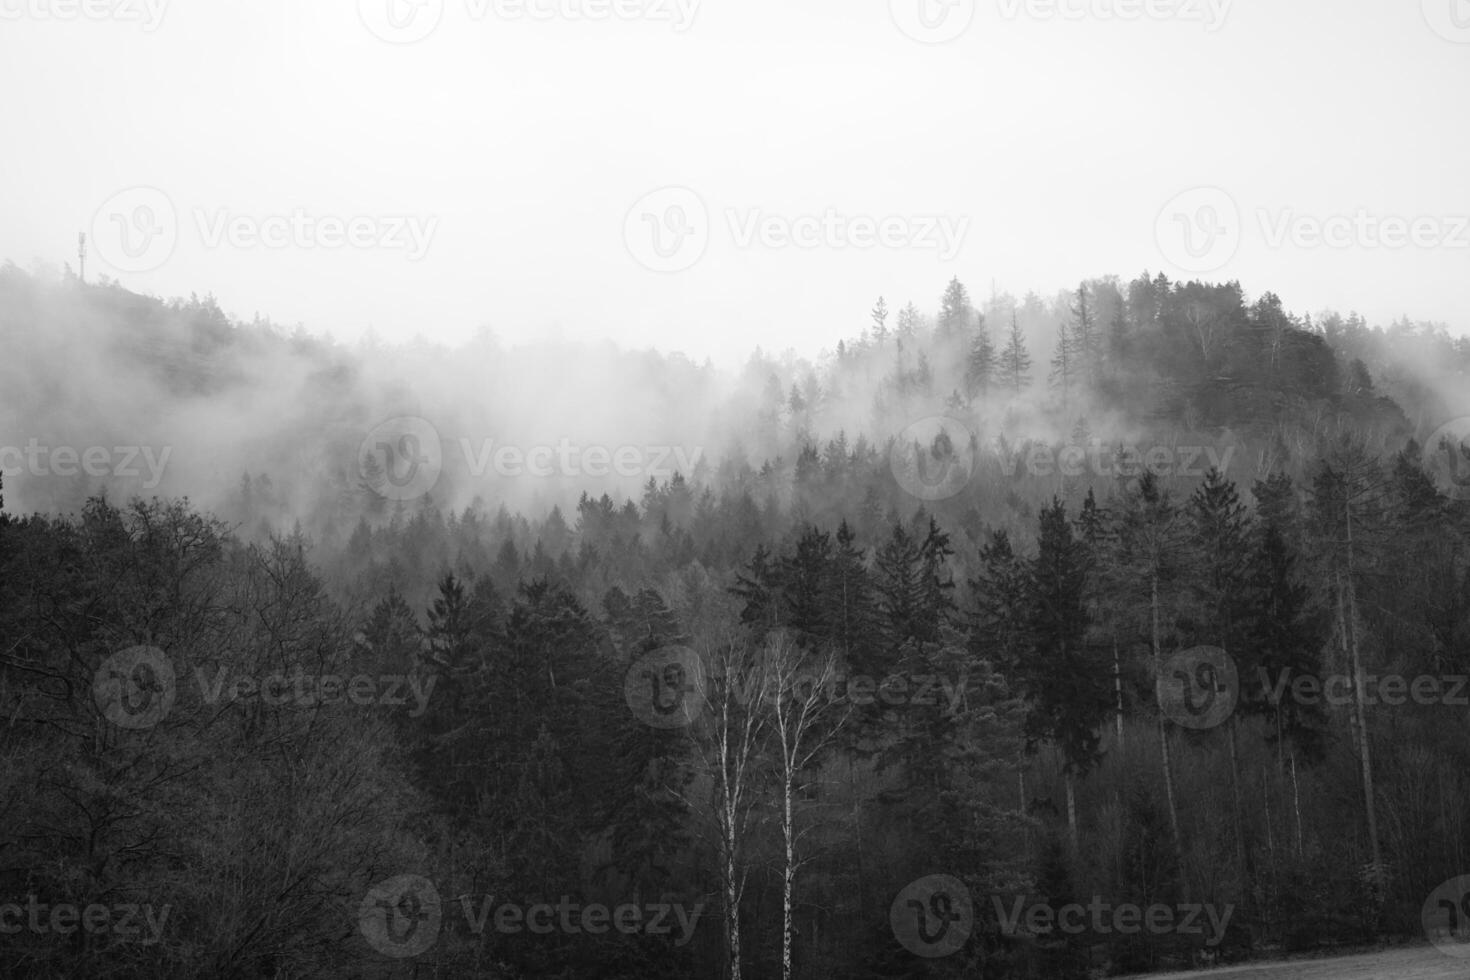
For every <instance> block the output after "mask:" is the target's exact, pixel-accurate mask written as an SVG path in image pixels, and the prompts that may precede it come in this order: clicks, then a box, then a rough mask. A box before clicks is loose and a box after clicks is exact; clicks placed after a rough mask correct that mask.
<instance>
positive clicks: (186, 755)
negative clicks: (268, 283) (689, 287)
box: [0, 265, 1470, 980]
mask: <svg viewBox="0 0 1470 980" xmlns="http://www.w3.org/2000/svg"><path fill="white" fill-rule="evenodd" d="M1258 285H1259V284H1258ZM935 294H936V295H935V296H934V297H932V298H929V299H927V300H925V299H923V298H919V299H916V300H915V301H914V302H909V301H908V298H907V297H903V298H898V299H896V298H894V297H887V298H884V299H877V298H876V297H875V298H874V300H868V299H866V298H865V299H864V300H863V301H862V302H844V301H834V304H833V306H834V310H836V311H837V314H836V315H839V316H844V317H852V318H853V323H852V328H851V329H850V330H847V331H845V332H844V339H842V340H841V342H840V343H838V344H837V345H836V346H835V348H834V349H832V350H830V351H827V352H825V353H824V354H823V356H821V357H819V358H817V359H815V360H805V359H803V358H801V357H798V356H797V355H795V354H792V353H786V354H771V353H768V352H763V351H756V352H755V353H754V354H753V355H752V356H751V358H750V359H749V361H748V362H747V363H746V364H745V366H744V367H743V369H742V370H740V371H737V372H725V371H721V370H719V369H717V368H715V367H714V366H713V365H711V364H703V365H700V364H695V363H693V362H691V361H690V360H688V359H686V358H683V357H682V356H680V355H676V354H668V355H665V354H659V353H657V352H653V351H642V352H639V351H626V350H620V349H616V348H613V347H610V346H609V347H605V348H600V349H595V350H585V349H573V348H572V347H571V346H570V345H557V344H554V343H551V342H548V343H547V344H546V345H543V346H540V347H537V346H523V347H515V348H507V347H504V346H503V345H502V344H501V343H500V341H499V340H498V339H497V338H496V337H495V336H494V334H493V333H492V332H489V331H486V332H485V333H483V334H482V335H481V336H480V337H479V338H477V339H476V340H475V341H474V342H473V343H471V344H469V345H467V346H466V347H464V348H459V349H455V350H447V349H444V348H440V347H437V346H435V345H432V344H428V343H421V344H415V345H401V346H397V347H392V346H387V345H382V344H378V343H373V342H368V343H365V344H363V345H360V346H357V347H346V346H341V345H338V344H334V343H331V342H328V341H325V340H322V339H319V338H316V337H314V336H312V335H311V334H309V333H308V332H306V331H305V330H304V329H301V328H299V327H298V328H295V329H294V330H292V329H288V328H284V327H282V326H280V325H277V324H273V323H271V322H270V321H268V320H265V319H262V318H260V317H259V316H256V317H254V318H253V319H251V320H248V321H247V320H242V319H239V318H235V317H232V316H228V315H226V314H225V313H224V312H223V311H222V310H221V309H220V308H219V306H218V304H216V303H215V302H214V300H213V299H212V298H210V297H205V298H202V299H201V298H199V297H191V298H190V299H188V300H182V299H180V300H171V301H164V300H160V299H157V298H153V297H148V296H142V295H137V294H134V293H132V292H129V291H128V290H126V289H124V288H123V287H122V286H121V285H119V284H118V283H116V282H110V281H102V282H100V283H94V284H84V283H81V282H79V281H78V280H77V279H76V278H75V277H74V276H72V275H70V273H69V272H60V273H58V272H55V271H53V270H46V269H37V270H34V271H22V270H20V269H18V268H16V267H15V266H13V265H10V266H6V267H5V268H4V269H0V351H3V354H0V386H3V394H0V425H3V426H4V434H3V437H0V443H3V444H4V445H5V447H6V449H5V450H4V452H6V453H7V455H6V456H5V457H3V458H0V474H3V480H4V483H3V493H4V509H3V512H0V909H3V908H4V907H5V905H6V904H7V903H12V904H13V907H14V908H15V909H16V910H17V911H16V913H15V915H16V917H17V918H16V921H19V917H20V916H30V915H33V914H35V915H39V916H41V918H40V919H39V920H38V921H41V922H42V923H43V924H45V923H47V922H52V923H54V922H55V920H54V919H47V918H46V916H47V914H48V913H47V912H45V911H44V910H43V911H40V912H36V911H34V909H33V908H32V907H34V906H37V905H38V903H39V905H40V906H47V905H49V904H54V903H56V902H61V901H65V902H69V903H72V904H73V905H75V906H76V907H78V908H80V909H82V910H84V911H83V914H84V915H90V914H92V913H91V912H90V911H87V910H90V909H94V908H100V909H102V910H103V911H102V912H98V913H97V915H99V916H100V915H102V914H104V913H105V914H107V915H110V916H112V917H113V919H112V921H113V923H114V926H115V928H112V929H108V930H93V929H88V928H80V927H77V926H76V923H75V922H73V923H72V928H71V929H64V928H56V927H52V928H43V929H40V930H37V929H26V930H23V931H19V932H17V933H15V934H7V935H5V936H4V937H0V974H3V975H4V976H7V977H47V978H51V977H63V976H89V977H91V976H107V977H118V978H132V977H138V978H144V977H147V978H173V977H179V978H183V977H198V976H209V977H240V978H245V977H308V976H310V977H343V978H347V977H422V978H427V977H459V976H494V977H503V978H543V977H547V978H549V977H565V978H584V977H601V978H628V980H632V978H639V980H652V978H688V977H696V976H697V977H728V978H741V977H744V978H765V977H783V978H800V980H817V978H839V977H840V978H844V980H857V978H874V980H876V978H880V977H895V978H896V977H955V978H958V977H987V978H1011V977H1016V978H1021V977H1028V978H1034V977H1046V978H1063V980H1065V978H1082V977H1089V976H1104V975H1115V974H1123V973H1131V972H1150V971H1158V970H1165V969H1182V968H1188V967H1192V966H1201V965H1207V964H1211V963H1226V962H1237V961H1245V960H1252V959H1261V958H1267V957H1273V956H1282V955H1286V954H1289V953H1299V952H1308V951H1312V952H1321V951H1327V950H1334V949H1337V950H1342V949H1350V948H1357V947H1361V946H1372V945H1383V944H1393V943H1399V942H1404V941H1418V942H1423V941H1425V940H1426V939H1432V938H1435V935H1434V931H1433V929H1430V932H1431V935H1429V936H1426V928H1428V927H1427V926H1426V922H1427V921H1429V918H1433V916H1431V915H1430V913H1434V915H1440V914H1441V913H1442V908H1441V904H1440V899H1446V898H1447V899H1448V901H1447V906H1446V907H1448V908H1449V913H1448V914H1449V916H1450V920H1449V921H1445V920H1442V919H1434V921H1435V922H1436V923H1438V924H1439V925H1440V926H1443V927H1444V928H1446V929H1453V928H1455V927H1456V926H1458V925H1459V923H1458V920H1457V919H1456V918H1455V916H1456V915H1457V909H1459V908H1462V907H1463V906H1460V904H1459V903H1460V900H1461V899H1462V898H1463V897H1464V895H1463V894H1461V893H1460V892H1463V891H1465V890H1464V889H1461V890H1460V892H1454V894H1451V893H1450V892H1447V891H1445V887H1446V886H1447V885H1449V884H1451V880H1452V879H1455V878H1456V877H1457V876H1459V875H1462V874H1470V821H1467V817H1466V813H1467V812H1470V685H1467V678H1470V443H1467V442H1466V441H1465V440H1466V437H1467V436H1470V341H1467V340H1465V339H1454V338H1452V337H1451V336H1450V335H1449V334H1448V332H1447V331H1446V330H1445V328H1443V327H1442V326H1437V325H1433V324H1419V323H1409V322H1407V321H1404V322H1398V323H1393V324H1391V325H1388V326H1386V327H1379V326H1370V325H1368V324H1367V323H1365V322H1364V321H1363V320H1362V318H1360V317H1358V316H1356V315H1348V316H1343V315H1339V314H1336V313H1322V314H1314V315H1312V316H1307V315H1304V314H1297V313H1293V312H1291V311H1289V310H1288V308H1287V306H1286V304H1285V303H1284V302H1283V300H1282V299H1281V298H1279V297H1278V296H1276V295H1274V294H1273V293H1271V292H1263V293H1260V294H1247V293H1246V291H1245V289H1244V288H1243V286H1242V284H1240V283H1237V282H1224V283H1209V282H1199V281H1171V280H1170V279H1168V278H1167V277H1165V276H1164V275H1162V274H1157V275H1151V274H1149V273H1144V274H1141V275H1139V276H1138V277H1137V278H1134V279H1121V278H1118V277H1103V278H1098V279H1092V280H1088V281H1086V282H1082V283H1079V284H1077V285H1076V286H1075V287H1072V288H1069V289H1066V290H1063V291H1060V292H1058V293H1057V294H1056V295H1054V296H1049V297H1042V296H1038V295H1036V294H1029V295H1027V296H1024V297H1019V298H1018V297H1014V296H1011V295H1009V294H1006V293H1002V292H996V291H994V290H991V291H990V293H989V295H988V296H985V297H980V296H978V295H972V294H971V292H970V291H969V290H968V289H967V288H966V286H965V285H964V284H963V283H962V282H960V281H959V280H958V279H955V280H953V281H951V282H949V283H948V284H947V285H946V284H944V283H938V284H936V289H935ZM853 310H860V311H863V312H861V313H859V314H857V315H856V316H854V314H853V313H852V311H853ZM780 315H781V313H780V311H772V312H771V316H773V317H779V316H780ZM515 377H521V378H525V379H531V383H532V384H533V385H534V384H536V383H540V384H543V385H544V386H545V387H544V389H542V390H539V391H538V392H537V394H536V395H535V397H534V398H533V399H531V401H533V402H534V404H528V403H527V396H526V394H525V393H526V391H527V388H526V387H525V386H524V385H522V386H519V387H516V386H511V385H507V384H505V382H506V381H507V379H509V378H515ZM405 419H408V420H411V424H410V423H405V422H404V421H403V420H405ZM185 422H187V423H188V425H189V426H191V427H192V428H190V430H189V431H191V432H195V433H199V434H198V435H192V436H186V435H182V434H181V432H182V427H183V425H184V423H185ZM406 425H410V428H411V429H412V431H410V428H405V426H406ZM384 426H387V428H386V429H385V428H384ZM410 435H411V436H412V438H410ZM487 440H488V441H489V442H488V443H487ZM506 444H510V445H511V446H512V448H514V449H516V450H517V451H518V452H519V453H520V455H518V456H517V455H514V454H513V455H512V456H510V457H505V456H501V455H497V453H498V452H499V450H501V449H503V448H504V447H505V445H506ZM28 445H29V446H32V447H35V448H34V451H33V452H31V453H30V454H29V455H27V446H28ZM57 447H69V448H70V449H71V450H72V452H71V455H70V457H69V458H68V457H65V456H64V455H63V453H62V452H61V451H60V450H59V449H58V448H57ZM95 447H102V449H103V450H105V455H106V457H107V462H106V465H105V466H102V467H99V472H100V471H105V472H100V475H99V473H94V472H92V471H91V470H89V469H88V467H87V466H86V465H84V464H85V462H86V460H87V459H88V456H87V453H88V451H89V450H90V449H92V448H95ZM533 447H546V452H544V453H539V454H538V453H537V452H535V451H534V450H533ZM566 447H570V449H575V450H577V451H578V452H579V453H580V454H581V455H580V456H579V457H577V458H576V462H577V465H576V466H575V467H569V466H568V465H567V462H568V460H570V459H572V457H571V456H570V455H568V453H569V452H570V449H566ZM629 447H632V448H633V449H635V450H636V452H634V453H632V455H631V456H629V457H627V459H628V462H629V463H630V465H629V466H627V467H625V468H623V469H618V468H617V465H616V460H617V459H618V451H619V450H620V449H628V448H629ZM563 449H566V451H565V452H564V451H563ZM595 449H598V450H601V452H600V453H598V452H594V450H595ZM124 450H128V451H131V452H132V455H133V456H134V457H136V458H135V459H134V460H133V461H132V464H131V465H130V466H129V465H126V464H125V463H124V462H123V460H122V457H123V456H125V455H127V453H125V452H124ZM538 455H539V456H540V457H541V459H542V461H543V462H546V461H551V460H553V458H555V460H556V462H554V463H551V464H550V465H547V466H545V467H543V468H540V469H538V468H537V467H536V466H535V465H532V463H531V462H528V461H534V459H535V458H536V457H537V456H538ZM599 457H600V458H599ZM609 458H611V459H612V460H613V462H612V463H611V464H610V463H608V462H607V460H608V459H609ZM99 459H100V457H99ZM37 460H40V461H41V465H38V463H37ZM405 460H408V462H409V463H411V464H412V465H410V466H409V467H408V468H407V469H405V468H404V466H405ZM518 460H519V462H518ZM599 464H600V466H601V473H602V474H607V472H608V467H609V466H610V465H611V466H612V467H613V473H612V475H598V474H599ZM419 467H423V468H424V469H423V470H420V469H419ZM492 470H493V472H492ZM423 473H432V479H428V478H427V477H425V478H421V475H422V474H423ZM1451 891H1453V889H1451ZM548 906H549V909H547V907H548ZM1068 906H1073V907H1075V906H1081V907H1082V908H1083V909H1086V910H1088V911H1087V912H1086V914H1085V915H1081V914H1079V915H1078V916H1076V917H1075V918H1074V919H1072V920H1071V921H1073V922H1077V923H1085V924H1084V925H1081V926H1079V927H1077V928H1072V927H1070V926H1068V925H1067V922H1068V920H1067V919H1066V917H1062V918H1060V919H1059V918H1057V917H1056V915H1055V911H1056V910H1058V909H1062V908H1064V907H1068ZM538 908H539V909H545V910H546V911H544V912H542V913H540V914H538V913H537V911H536V910H537V909H538ZM1124 908H1135V909H1141V910H1143V911H1144V912H1145V913H1146V914H1147V917H1148V918H1147V922H1148V924H1147V927H1139V926H1138V924H1137V923H1136V922H1135V923H1134V927H1133V928H1129V927H1127V925H1126V923H1125V922H1124V921H1123V920H1122V919H1119V918H1117V917H1116V916H1114V915H1113V914H1112V912H1111V911H1108V910H1117V909H1124ZM1156 908H1157V909H1162V910H1163V911H1162V912H1160V913H1159V915H1160V917H1159V918H1157V919H1156V918H1155V917H1154V914H1153V912H1152V911H1151V910H1153V909H1156ZM1038 909H1040V910H1041V911H1040V912H1039V913H1038V912H1036V910H1038ZM1094 909H1099V910H1102V911H1099V912H1098V913H1097V914H1094V911H1093V910H1094ZM128 910H131V912H129V911H128ZM1048 910H1049V912H1050V915H1051V917H1050V918H1048ZM124 915H126V916H128V921H129V923H130V924H131V926H133V929H132V931H128V930H126V929H124V928H122V927H121V925H120V923H119V917H120V916H124ZM1426 917H1428V918H1426ZM7 921H8V920H6V919H5V918H4V917H3V916H0V925H5V924H6V922H7ZM541 925H545V926H547V928H545V929H544V930H543V929H542V928H540V926H541Z"/></svg>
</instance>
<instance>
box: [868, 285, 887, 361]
mask: <svg viewBox="0 0 1470 980" xmlns="http://www.w3.org/2000/svg"><path fill="white" fill-rule="evenodd" d="M869 316H870V317H871V318H872V321H873V341H874V343H875V344H877V346H878V349H879V350H882V349H883V345H884V344H886V343H887V342H888V303H887V302H886V301H885V300H884V299H883V297H882V296H879V297H878V303H877V305H876V306H874V307H873V311H872V313H870V314H869Z"/></svg>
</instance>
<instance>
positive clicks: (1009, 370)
mask: <svg viewBox="0 0 1470 980" xmlns="http://www.w3.org/2000/svg"><path fill="white" fill-rule="evenodd" d="M999 374H1000V383H1001V385H1003V386H1004V387H1006V388H1009V389H1011V391H1012V393H1014V394H1017V395H1019V394H1020V393H1021V392H1022V391H1023V390H1024V389H1025V388H1026V387H1027V386H1029V385H1030V384H1031V354H1030V353H1029V352H1028V351H1027V350H1026V336H1025V334H1023V333H1022V332H1021V324H1020V322H1019V321H1018V320H1017V319H1016V313H1015V311H1014V310H1012V311H1011V331H1010V337H1009V339H1008V340H1007V341H1006V346H1005V350H1004V351H1002V352H1001V355H1000V363H999Z"/></svg>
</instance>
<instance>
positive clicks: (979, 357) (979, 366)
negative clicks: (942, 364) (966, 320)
mask: <svg viewBox="0 0 1470 980" xmlns="http://www.w3.org/2000/svg"><path fill="white" fill-rule="evenodd" d="M996 367H997V365H996V354H995V342H994V341H992V340H991V339H990V330H989V329H988V328H987V327H986V326H985V318H984V317H980V318H979V320H978V322H977V324H976V328H975V336H974V338H973V340H971V342H970V354H969V358H968V360H967V361H966V363H965V393H966V394H967V395H969V396H970V397H971V398H974V397H975V396H976V395H983V394H986V393H987V392H989V390H990V385H991V383H992V382H993V381H994V380H995V372H996Z"/></svg>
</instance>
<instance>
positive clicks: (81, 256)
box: [77, 231, 87, 282]
mask: <svg viewBox="0 0 1470 980" xmlns="http://www.w3.org/2000/svg"><path fill="white" fill-rule="evenodd" d="M77 269H78V270H79V271H78V274H79V275H80V277H81V280H82V282H86V281H87V233H86V232H85V231H79V232H77Z"/></svg>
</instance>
